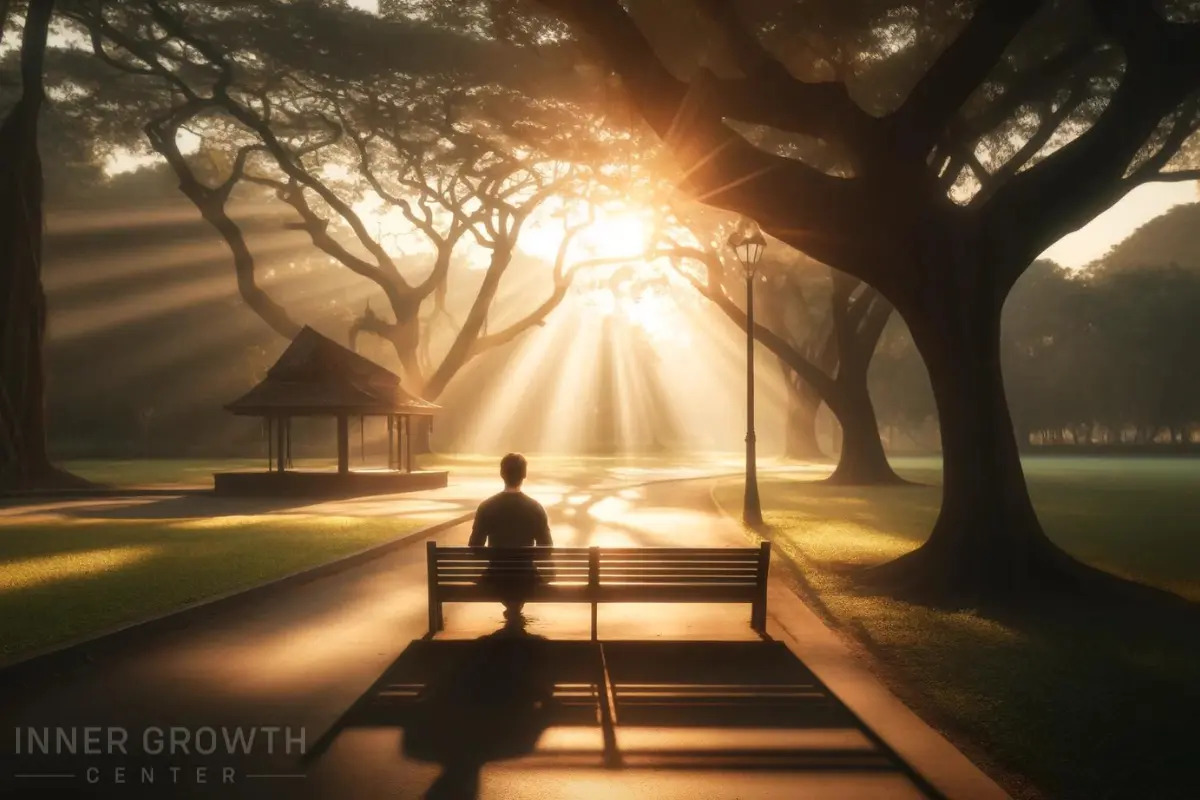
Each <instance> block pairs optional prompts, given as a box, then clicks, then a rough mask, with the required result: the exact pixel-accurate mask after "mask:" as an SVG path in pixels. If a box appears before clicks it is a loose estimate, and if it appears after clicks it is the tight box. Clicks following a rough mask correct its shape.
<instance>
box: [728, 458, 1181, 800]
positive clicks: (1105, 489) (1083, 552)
mask: <svg viewBox="0 0 1200 800" xmlns="http://www.w3.org/2000/svg"><path fill="white" fill-rule="evenodd" d="M897 466H898V468H899V470H900V472H901V473H902V474H904V475H905V476H906V477H908V478H910V479H914V480H919V481H922V482H927V483H931V484H933V485H931V486H926V487H918V488H893V487H887V488H873V489H851V488H840V487H828V486H823V485H820V484H815V483H804V482H801V481H797V480H794V479H791V480H789V479H766V480H763V481H762V483H761V489H762V492H763V497H764V508H765V509H766V514H767V520H768V522H769V523H770V524H771V525H772V526H773V527H775V528H776V531H777V534H776V538H777V542H778V543H779V545H780V546H781V547H782V548H783V549H784V550H785V551H787V552H788V554H789V555H790V556H791V557H792V558H793V560H795V561H796V562H797V563H799V564H800V565H802V567H803V569H804V572H803V577H802V578H801V579H800V580H801V581H802V583H803V584H806V585H802V586H801V587H800V588H801V589H802V590H803V591H806V592H808V593H809V595H810V600H812V601H813V603H814V605H816V606H817V607H818V609H819V610H820V611H821V612H822V613H823V614H824V615H825V616H826V617H827V618H828V619H829V620H830V621H831V622H833V623H834V624H835V625H836V626H838V627H839V628H840V629H841V630H842V631H843V632H844V633H846V634H848V635H849V636H850V637H851V638H852V639H853V640H854V641H856V642H857V643H858V644H859V645H861V646H862V647H863V648H865V650H866V651H868V653H869V654H870V655H871V656H872V657H873V658H874V660H875V663H876V664H877V666H878V667H879V669H880V671H881V673H882V674H883V676H884V678H885V679H886V680H888V682H889V683H890V684H891V685H892V686H893V687H894V688H895V689H896V691H897V692H898V693H899V694H900V695H901V696H902V697H904V698H905V699H906V700H907V701H908V702H910V703H911V704H912V705H914V706H915V707H916V708H917V709H918V710H919V711H920V712H921V713H922V714H923V715H924V716H925V717H926V718H927V719H928V720H929V721H931V722H933V723H934V724H936V725H938V726H939V727H941V728H943V729H945V730H947V731H948V732H949V733H950V734H951V735H952V736H953V737H954V738H955V740H956V741H960V742H962V741H965V742H967V743H968V747H967V749H968V752H969V754H970V755H972V757H974V758H976V760H977V761H980V762H981V763H983V764H984V765H985V766H988V767H991V768H992V769H993V770H994V771H995V772H997V773H999V774H1000V775H1001V776H1003V777H1004V778H1005V783H1006V785H1007V788H1009V790H1010V791H1011V792H1012V793H1013V794H1014V795H1015V796H1018V797H1039V796H1048V797H1054V798H1080V799H1081V800H1104V798H1139V799H1140V798H1156V800H1158V799H1164V800H1165V798H1173V797H1180V798H1182V797H1194V796H1196V794H1195V785H1194V780H1195V779H1194V771H1193V770H1192V769H1191V768H1190V766H1189V764H1191V763H1192V761H1193V759H1194V753H1195V741H1196V734H1195V727H1194V726H1195V725H1196V720H1197V719H1200V640H1198V639H1197V637H1196V636H1195V633H1194V631H1192V632H1187V631H1182V630H1179V629H1178V628H1177V627H1175V626H1173V625H1170V624H1159V621H1158V620H1154V619H1145V618H1142V619H1133V620H1114V619H1111V618H1105V617H1103V616H1101V615H1098V614H1088V613H1086V612H1071V613H1069V614H1058V615H1049V614H1048V615H1047V616H1046V617H1044V618H1041V619H1037V620H1023V621H1020V622H1013V621H1004V622H1002V621H997V620H991V619H985V618H981V617H979V616H977V615H975V614H970V613H956V614H951V613H944V612H940V611H935V610H930V609H926V608H921V607H916V606H912V605H908V604H905V603H900V602H896V601H893V600H889V599H886V598H879V597H870V596H863V595H861V594H858V593H856V592H855V589H854V586H853V585H852V583H851V582H850V581H849V580H848V579H847V578H846V577H845V576H844V575H843V574H840V573H839V571H838V567H840V566H841V565H844V564H846V563H856V564H866V563H872V562H877V561H881V560H884V559H887V558H891V557H894V556H896V555H899V554H900V553H903V552H905V551H907V550H909V549H911V548H912V547H914V546H915V545H916V544H918V543H919V542H920V541H921V540H922V539H923V538H924V537H925V536H926V535H927V533H928V531H929V529H930V527H931V525H932V523H933V520H934V518H935V516H936V513H937V506H938V502H939V495H940V490H939V488H938V487H937V485H936V482H937V481H938V480H940V475H939V474H938V472H939V471H938V469H937V467H936V463H935V462H932V461H919V460H909V461H905V460H898V461H897ZM1027 474H1028V476H1029V482H1030V487H1031V492H1032V494H1033V496H1034V501H1035V504H1036V505H1037V508H1038V512H1039V514H1040V516H1041V518H1042V521H1043V523H1044V525H1045V528H1046V531H1047V533H1048V534H1049V535H1050V536H1051V538H1053V539H1054V540H1055V541H1056V542H1057V543H1059V544H1060V545H1061V546H1063V547H1064V548H1066V549H1067V550H1069V551H1070V552H1071V553H1073V554H1074V555H1076V556H1077V557H1079V558H1081V559H1084V560H1086V561H1089V562H1091V563H1093V564H1097V565H1099V566H1102V567H1104V568H1106V569H1109V570H1112V571H1115V572H1119V573H1122V574H1125V575H1128V576H1131V577H1136V578H1138V579H1140V580H1143V581H1145V582H1148V583H1153V584H1156V585H1159V586H1162V587H1165V588H1169V589H1171V590H1173V591H1176V592H1178V593H1180V594H1183V595H1185V596H1187V597H1189V598H1191V599H1194V600H1195V599H1200V535H1197V534H1198V532H1197V530H1196V520H1198V519H1200V492H1196V491H1195V487H1196V486H1197V485H1200V461H1195V460H1182V459H1180V460H1171V459H1124V458H1123V459H1071V458H1039V459H1031V460H1030V461H1029V462H1028V463H1027ZM740 498H741V485H740V484H726V485H724V486H722V487H721V489H720V490H719V492H718V499H720V500H721V501H722V504H723V505H725V506H726V507H736V506H737V503H738V502H740ZM971 745H974V747H972V746H971ZM1021 775H1023V776H1027V777H1028V779H1029V781H1025V780H1023V779H1022V778H1020V777H1016V776H1021ZM1035 787H1037V788H1035Z"/></svg>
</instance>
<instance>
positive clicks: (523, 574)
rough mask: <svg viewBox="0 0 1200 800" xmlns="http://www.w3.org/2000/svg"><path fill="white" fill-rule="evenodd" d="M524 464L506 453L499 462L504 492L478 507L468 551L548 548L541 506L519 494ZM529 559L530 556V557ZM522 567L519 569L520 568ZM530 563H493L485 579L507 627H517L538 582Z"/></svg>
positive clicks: (518, 456) (546, 524) (547, 529)
mask: <svg viewBox="0 0 1200 800" xmlns="http://www.w3.org/2000/svg"><path fill="white" fill-rule="evenodd" d="M527 470H528V464H527V462H526V461H525V457H524V456H523V455H521V454H520V453H509V454H508V455H506V456H505V457H504V458H502V459H501V460H500V476H501V477H502V478H503V479H504V491H502V492H500V493H499V494H496V495H493V496H491V497H489V498H488V499H487V500H484V501H483V502H482V503H480V504H479V510H478V511H476V512H475V522H474V525H473V526H472V528H471V539H470V541H469V543H468V544H469V546H470V547H484V546H488V547H497V548H521V547H533V546H535V545H541V546H543V547H550V546H552V545H553V541H552V540H551V538H550V520H549V518H548V517H547V516H546V509H544V508H542V504H541V503H539V502H538V501H536V500H534V499H533V498H532V497H530V496H529V495H527V494H525V493H524V492H523V491H521V485H522V484H523V483H524V482H525V474H526V472H527ZM530 555H531V556H532V553H531V554H530ZM523 566H524V567H526V569H523V568H522V567H523ZM538 577H539V576H538V574H537V571H536V570H535V569H534V568H533V559H532V558H530V559H529V560H528V561H526V560H525V559H524V558H521V559H519V560H513V559H509V558H505V559H503V560H497V561H494V562H493V563H492V565H491V566H490V567H489V568H488V575H487V577H486V578H485V580H487V581H488V582H489V583H493V584H496V585H497V586H498V588H499V589H500V595H501V598H502V602H503V603H504V615H505V618H506V619H507V620H508V621H509V623H518V622H519V621H520V619H521V617H520V612H521V608H522V607H523V606H524V605H525V596H526V595H527V593H528V592H529V589H530V587H531V585H533V584H535V583H536V582H537V580H538Z"/></svg>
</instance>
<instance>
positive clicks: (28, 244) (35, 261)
mask: <svg viewBox="0 0 1200 800" xmlns="http://www.w3.org/2000/svg"><path fill="white" fill-rule="evenodd" d="M53 6H54V3H53V1H52V0H34V2H32V3H30V7H29V12H28V16H27V17H26V20H25V30H24V35H23V39H22V44H21V79H22V94H21V99H20V100H19V101H17V104H16V105H15V106H14V107H13V109H12V111H11V112H9V115H8V118H7V119H5V121H4V124H3V125H2V126H0V154H2V158H0V297H3V298H4V301H3V324H2V325H0V459H2V460H0V488H20V489H28V488H40V487H47V486H60V485H64V484H68V485H71V484H77V483H82V481H79V480H78V479H75V478H74V477H73V476H70V475H68V474H66V473H64V472H61V471H59V470H57V469H55V468H54V467H53V466H52V465H51V463H50V458H49V455H48V454H47V450H46V402H45V387H46V374H45V362H44V359H43V347H44V344H45V338H46V295H45V292H44V290H43V289H42V275H41V268H42V164H41V160H40V158H39V155H38V147H37V135H38V116H39V114H40V112H41V106H42V100H43V90H42V63H43V56H44V53H45V49H46V34H47V29H48V27H49V23H50V16H51V13H52V11H53Z"/></svg>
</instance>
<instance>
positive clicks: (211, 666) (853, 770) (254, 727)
mask: <svg viewBox="0 0 1200 800" xmlns="http://www.w3.org/2000/svg"><path fill="white" fill-rule="evenodd" d="M479 488H480V487H476V488H475V489H471V490H464V489H462V488H461V487H460V488H459V489H457V490H451V491H450V492H449V493H448V494H445V495H443V496H441V497H440V499H439V498H438V497H433V498H432V499H431V500H430V502H434V503H437V502H447V503H451V504H452V505H459V504H461V503H465V502H467V501H468V500H469V499H471V498H470V497H468V495H471V494H472V493H475V492H477V491H478V489H479ZM710 489H711V482H706V481H690V482H677V483H662V484H654V485H645V486H626V487H624V488H621V487H620V486H619V485H614V483H613V482H612V481H608V482H607V485H606V486H604V487H603V488H597V487H588V486H586V485H582V484H577V485H564V486H547V485H543V486H540V487H534V489H533V493H534V494H535V496H538V497H539V499H541V500H542V501H543V502H544V503H546V505H547V506H548V508H550V510H551V513H552V521H553V526H554V527H553V530H554V535H555V541H556V543H559V544H563V545H587V544H598V545H602V546H603V545H623V546H631V545H633V546H636V545H667V546H670V545H688V546H739V545H742V546H744V545H746V544H747V542H746V539H745V537H744V534H742V533H741V531H740V530H738V529H737V527H736V526H734V525H732V524H731V523H729V522H728V521H727V520H724V519H722V518H720V517H719V516H717V515H716V514H715V513H713V509H712V505H711V502H710V498H709V492H710ZM378 507H379V509H380V510H381V513H382V510H383V509H385V508H386V501H379V506H378ZM467 530H468V529H467V526H460V527H458V528H454V529H450V530H448V531H445V532H443V533H442V534H439V535H438V536H437V537H436V538H437V540H438V541H439V543H442V544H456V543H462V542H463V541H464V540H465V539H466V536H467ZM771 602H772V603H773V604H774V605H773V607H772V613H773V616H774V617H777V618H773V619H772V622H771V631H772V633H773V635H776V636H777V637H778V638H780V639H781V640H782V641H783V642H784V643H781V642H764V641H762V640H759V639H758V638H757V637H755V636H753V635H752V634H751V632H750V630H749V626H748V613H749V612H748V609H746V608H742V607H738V606H715V605H714V606H702V605H694V606H666V605H624V606H622V605H616V606H602V607H601V610H600V635H601V638H602V639H604V640H606V642H605V644H604V645H603V648H600V647H597V646H596V645H593V644H591V643H590V642H588V641H587V638H588V611H587V608H586V607H571V606H542V607H537V606H531V607H530V609H529V611H530V613H531V615H532V616H533V617H534V621H533V623H532V624H531V632H532V633H534V634H536V635H540V636H545V637H547V638H546V639H545V640H534V641H532V642H527V643H523V644H517V645H514V644H512V643H511V642H509V643H505V642H504V641H497V640H495V639H488V638H480V637H484V636H485V635H486V634H488V633H490V632H492V631H494V630H496V629H497V628H498V627H499V624H500V617H499V609H498V608H491V607H488V606H482V605H472V606H458V607H455V606H449V607H448V609H447V620H446V621H447V630H446V633H445V635H444V636H439V637H438V639H436V640H432V641H422V637H423V636H424V634H425V628H426V604H425V564H424V548H423V547H422V546H421V545H420V544H414V545H413V546H410V547H405V548H403V549H401V550H399V551H396V552H393V553H391V554H389V555H386V556H384V557H381V558H379V559H377V560H375V561H372V562H370V563H369V564H367V565H364V566H362V567H357V568H354V569H352V570H348V571H346V572H342V573H339V574H336V575H332V576H329V577H326V578H322V579H319V580H316V581H313V582H311V583H307V584H304V585H300V586H296V587H294V588H289V589H286V590H284V591H282V592H281V593H280V594H277V595H274V596H272V597H270V598H269V599H268V600H266V601H265V602H263V603H262V604H261V605H259V606H257V607H253V608H247V609H244V610H239V611H238V612H236V613H229V614H222V615H220V616H218V617H215V618H213V619H211V620H204V621H201V622H199V623H197V624H196V625H195V626H193V627H191V628H188V629H184V630H178V631H172V632H168V633H165V634H163V635H161V636H156V637H154V638H152V639H150V640H148V641H146V642H144V643H142V644H139V645H137V646H136V647H135V648H134V649H131V650H128V651H125V652H121V653H118V654H115V655H113V656H110V657H106V658H104V659H103V660H102V661H99V662H97V663H95V664H93V665H91V666H90V667H88V668H85V669H81V670H78V671H75V672H72V673H69V674H66V675H63V676H59V677H58V678H56V679H55V680H53V681H51V682H48V683H47V684H46V685H44V686H41V687H37V686H35V687H30V688H27V689H25V690H23V691H21V692H20V693H18V694H15V695H13V694H11V693H9V696H6V697H0V756H2V757H3V765H4V766H3V767H0V773H2V774H0V797H2V796H22V797H38V796H47V797H50V796H54V797H58V796H63V794H66V792H64V790H71V793H77V794H80V795H82V794H84V793H85V792H86V793H87V795H88V796H93V797H95V796H110V797H130V796H134V797H265V796H272V797H274V796H278V797H339V798H340V797H346V798H358V797H363V798H374V797H388V798H417V797H422V796H425V794H426V792H430V794H429V796H431V797H435V796H440V797H473V796H479V797H483V798H505V799H506V800H507V799H509V798H511V799H512V800H517V799H518V798H530V799H531V800H532V798H546V799H547V800H549V799H550V798H572V799H573V798H581V799H585V798H590V797H596V798H608V797H623V798H643V797H644V798H655V800H661V799H665V798H674V797H687V798H691V799H692V800H702V799H704V798H712V800H718V799H720V800H726V799H727V798H742V799H743V800H750V798H767V797H782V796H793V797H806V798H813V800H820V799H821V798H838V800H854V798H898V799H899V800H907V799H908V798H921V797H928V796H937V794H936V793H933V792H930V791H928V787H926V789H924V790H923V789H922V788H921V786H922V782H921V780H920V779H915V778H914V777H913V775H912V774H911V770H909V769H908V768H907V767H906V765H905V764H904V763H903V762H902V761H900V760H899V759H898V758H897V757H896V756H895V754H894V751H895V750H901V751H905V750H907V751H908V752H911V753H913V755H914V756H915V757H917V758H919V759H922V760H924V761H927V762H929V763H930V764H934V765H936V763H937V762H939V760H940V761H945V762H947V763H950V764H951V765H952V766H953V767H954V768H956V769H957V770H958V772H957V773H955V775H958V776H959V777H961V776H962V775H966V776H967V777H966V779H965V782H963V783H961V784H960V785H962V786H963V787H964V790H963V791H964V793H962V794H954V795H953V796H955V797H959V796H961V797H964V798H965V797H972V798H975V797H978V798H980V799H981V800H983V798H987V797H1002V796H1003V795H1002V794H999V793H998V790H995V791H994V792H993V790H994V786H992V785H991V784H990V783H988V782H986V779H983V781H982V782H981V781H980V778H982V776H979V775H977V774H971V770H972V769H973V768H971V767H970V765H969V764H966V760H965V759H963V758H962V757H961V756H960V755H958V754H957V751H955V750H954V749H953V748H950V747H949V745H947V744H946V743H945V742H944V740H941V739H940V737H936V735H934V734H932V732H930V731H928V729H926V728H924V726H922V725H921V724H920V722H919V720H916V718H915V717H912V715H911V714H910V713H908V712H907V709H904V708H903V706H901V705H900V704H899V703H898V702H897V701H895V699H894V698H891V696H890V695H888V694H887V693H886V692H883V690H882V689H881V687H879V686H878V684H877V683H875V682H874V681H873V679H870V678H869V676H867V677H864V676H865V672H863V671H862V670H861V669H858V670H857V671H856V668H855V667H853V666H852V665H851V666H847V664H846V662H845V659H844V658H842V660H840V661H839V660H838V659H839V656H838V654H837V652H836V651H837V645H836V642H835V641H834V640H832V638H822V637H821V636H820V635H817V634H820V633H821V632H824V635H825V636H827V637H828V636H829V634H828V631H825V629H824V628H823V627H821V626H820V624H819V623H817V622H815V618H814V617H812V616H811V614H809V615H808V616H804V614H805V612H806V611H807V609H805V608H804V607H803V605H802V604H799V603H798V601H796V600H795V598H794V596H792V595H790V593H786V590H785V589H784V588H783V587H782V586H781V585H780V586H775V585H773V586H772V600H771ZM797 606H799V607H798V608H797ZM780 613H782V614H783V615H784V617H785V618H778V617H779V614H780ZM814 624H815V625H816V627H817V628H819V629H820V630H819V631H817V632H816V634H814V635H813V636H812V637H809V636H808V633H810V632H812V631H811V630H810V629H811V628H812V626H813V625H814ZM804 639H811V643H810V645H815V647H816V650H815V651H814V652H813V658H814V660H816V661H820V662H822V664H823V666H822V669H821V670H817V671H816V673H817V674H814V672H813V671H810V670H809V669H808V668H807V667H806V666H805V665H804V664H802V663H801V662H800V661H798V660H797V659H796V658H795V656H794V655H793V651H797V650H801V651H802V650H803V648H804V647H805V646H806V645H805V644H804V642H803V641H802V640H804ZM785 643H786V644H785ZM789 646H790V647H791V650H789V649H788V648H789ZM842 650H843V652H844V648H843V649H842ZM802 656H803V657H804V658H805V660H806V661H807V658H808V657H807V655H805V654H804V653H803V652H802ZM506 670H507V671H506ZM530 675H537V676H539V678H538V680H541V681H542V682H543V683H542V684H541V685H540V686H525V684H526V683H527V682H528V680H532V678H529V677H528V676H530ZM818 676H820V677H818ZM830 679H832V680H834V681H835V682H839V683H840V684H841V685H842V686H844V687H845V690H846V693H847V694H846V695H843V693H842V691H840V690H839V689H837V688H836V687H834V691H835V692H837V694H838V695H839V697H845V696H852V697H854V698H856V701H855V702H850V701H848V702H850V705H851V706H852V707H853V706H854V705H855V704H856V702H857V703H858V704H859V705H860V706H861V704H862V702H866V703H867V704H868V705H869V706H870V708H868V709H866V710H868V711H870V710H871V708H874V707H876V706H882V708H883V710H882V712H881V714H880V719H881V720H883V724H884V726H885V727H890V728H892V729H894V730H898V731H899V732H900V734H899V739H900V741H895V740H892V741H891V742H890V744H891V747H888V746H885V745H883V744H882V743H881V741H880V740H879V738H878V737H877V736H876V734H875V733H873V732H872V731H871V730H870V729H868V728H867V727H866V726H864V725H863V724H861V723H860V722H859V721H858V719H857V718H856V717H855V715H854V714H852V713H851V711H850V710H849V709H847V707H846V706H845V705H844V704H843V703H842V702H839V700H838V699H836V698H834V697H833V696H831V694H830V691H829V686H833V684H829V683H828V681H829V680H830ZM827 684H828V685H827ZM468 685H471V686H485V687H486V686H491V687H492V688H494V689H495V690H496V691H497V692H499V693H501V694H509V695H512V694H515V695H516V696H518V698H525V699H530V698H534V697H536V701H533V702H531V703H529V704H526V705H522V704H521V703H517V704H516V705H512V704H510V705H508V706H503V707H502V710H499V711H498V710H497V706H496V704H495V703H482V704H481V703H480V701H479V698H477V697H472V696H465V695H463V693H462V692H461V691H460V689H461V687H463V686H468ZM447 687H449V689H447ZM526 690H528V691H527V692H526ZM418 692H424V693H425V694H424V696H428V697H432V698H433V699H432V701H430V702H427V703H425V704H424V706H420V707H418V706H415V705H414V703H413V700H414V698H415V696H416V694H417V693H418ZM522 692H525V694H522ZM530 692H532V694H530ZM864 697H865V698H866V700H865V701H864V700H863V698H864ZM889 704H891V705H889ZM425 707H432V708H436V709H437V713H436V714H434V715H429V714H422V713H420V709H421V708H425ZM530 709H536V711H531V710H530ZM855 710H856V711H858V712H859V714H860V715H861V716H868V715H865V714H863V713H862V712H863V708H861V707H860V708H856V709H855ZM606 715H607V716H606ZM906 715H907V716H906ZM602 723H607V724H602ZM897 726H899V727H897ZM89 727H90V728H95V729H97V730H96V731H95V732H94V733H93V737H94V740H93V741H91V742H90V744H91V745H92V747H91V753H89V752H86V751H87V750H88V747H87V745H88V744H89V740H88V739H87V731H86V730H85V728H89ZM238 728H240V729H241V734H242V735H243V736H249V735H251V733H253V735H254V736H255V737H256V738H255V740H254V741H253V743H252V744H250V745H249V747H248V749H249V750H250V752H249V754H248V755H244V754H241V753H238V752H235V753H234V754H233V755H230V754H229V751H230V750H231V749H232V750H234V751H237V750H239V749H241V750H245V749H247V747H246V744H245V743H246V740H245V739H244V738H243V739H241V740H238V739H237V738H236V737H237V730H236V729H238ZM271 728H278V729H279V730H277V731H273V730H269V729H271ZM31 729H32V730H31ZM58 729H74V733H75V735H76V737H77V740H76V742H75V749H76V754H75V755H74V756H72V755H70V754H69V753H66V752H64V751H65V750H67V749H68V745H70V744H71V742H70V741H69V732H70V731H69V730H68V731H66V733H67V734H68V738H64V739H61V740H56V738H55V737H56V735H57V734H58ZM206 729H207V730H206ZM123 735H124V736H127V737H128V739H127V741H124V742H122V736H123ZM110 736H111V739H110ZM931 737H932V738H931ZM46 739H49V740H50V741H46ZM905 742H908V745H907V746H906V745H905ZM913 742H915V743H916V744H913ZM122 744H123V745H124V752H122V748H121V745H122ZM31 746H36V747H38V748H42V747H48V748H49V749H50V750H51V751H52V752H53V751H55V750H56V749H57V750H58V751H59V754H57V755H51V756H41V755H38V756H28V755H18V754H17V752H14V751H18V749H19V752H21V753H27V752H28V751H29V750H30V748H31ZM893 748H894V749H893ZM214 749H215V752H214ZM301 752H304V753H305V754H306V755H305V756H304V757H301ZM14 756H15V757H14ZM955 758H957V759H958V760H957V761H956V760H955ZM933 769H934V771H936V766H935V767H933ZM945 769H946V768H945V767H944V765H943V771H944V770H945ZM924 771H925V770H924V769H923V768H922V772H924ZM955 775H950V776H949V778H946V779H945V780H943V781H941V782H940V783H939V785H943V786H950V785H954V779H955ZM18 776H24V777H18ZM63 776H70V777H63ZM439 776H440V777H439ZM943 777H944V776H943ZM89 778H90V779H92V780H94V781H95V783H93V784H89V783H88V782H87V781H88V780H89ZM151 780H152V781H153V782H150V781H151ZM120 781H123V783H122V782H120ZM201 781H203V782H201ZM230 781H232V782H230ZM981 787H982V788H981ZM68 796H69V795H68Z"/></svg>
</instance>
